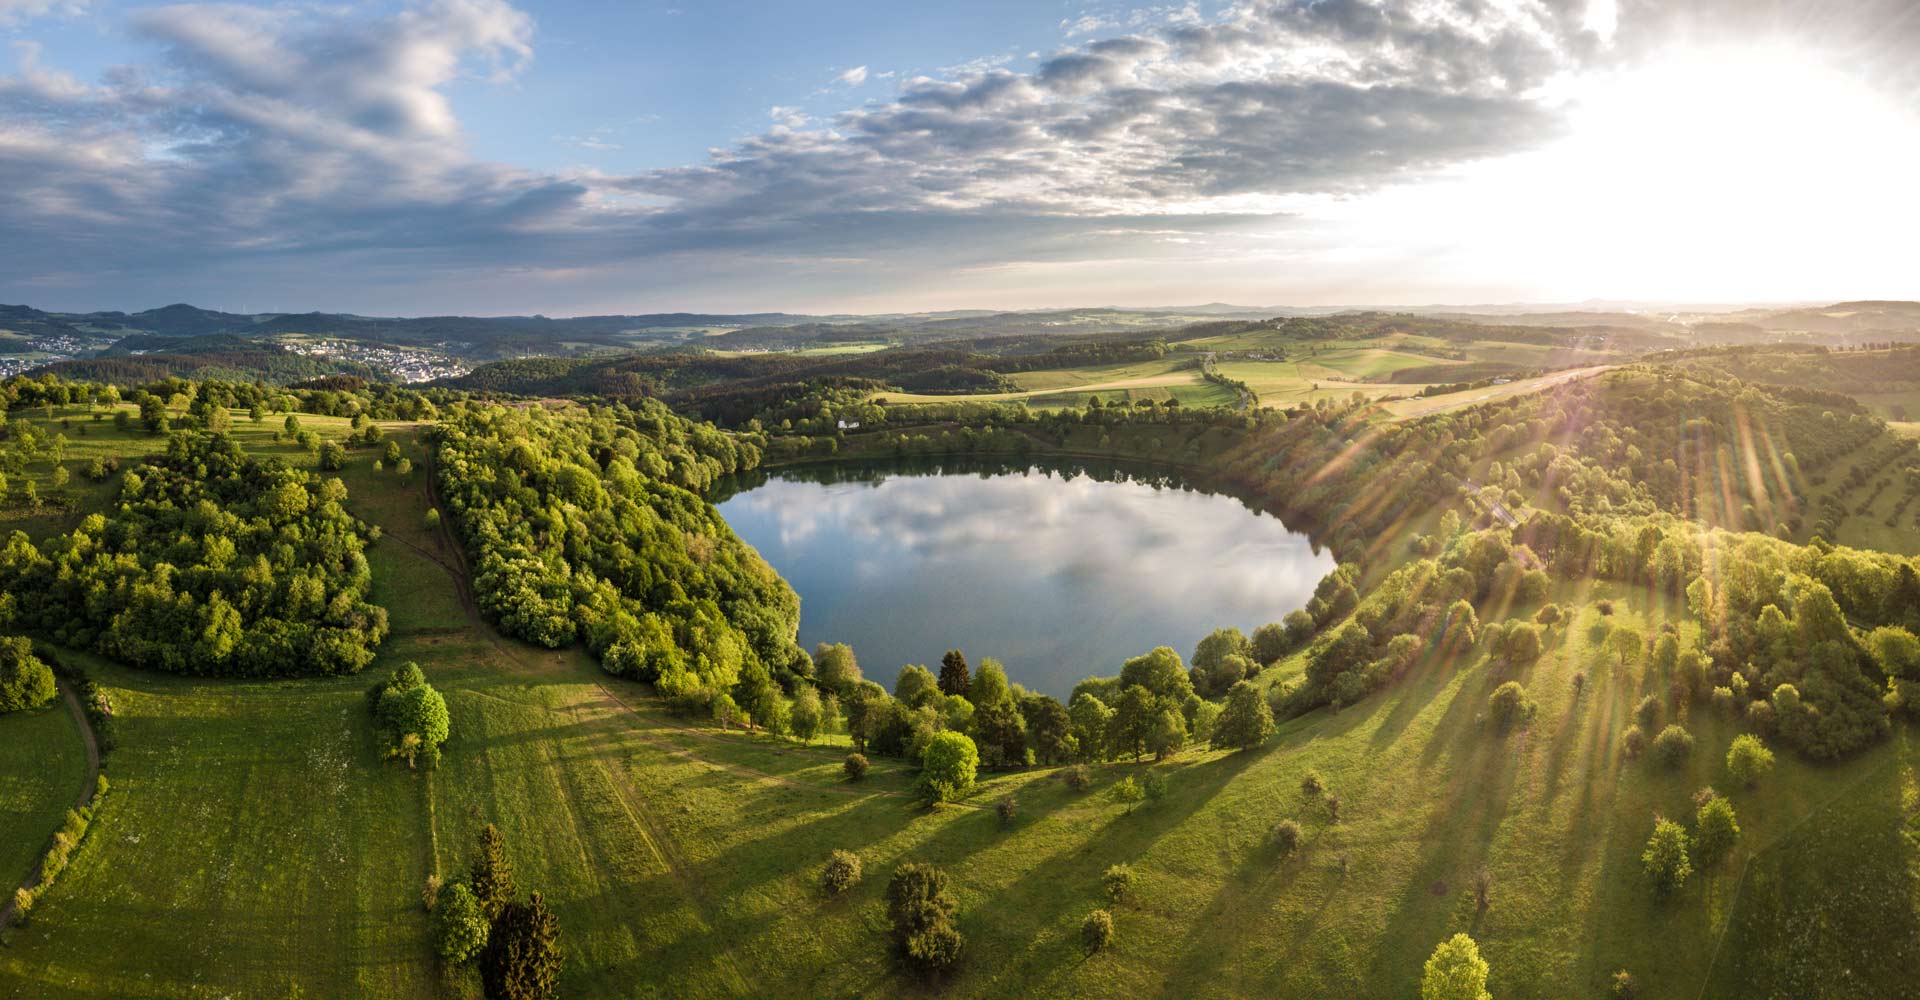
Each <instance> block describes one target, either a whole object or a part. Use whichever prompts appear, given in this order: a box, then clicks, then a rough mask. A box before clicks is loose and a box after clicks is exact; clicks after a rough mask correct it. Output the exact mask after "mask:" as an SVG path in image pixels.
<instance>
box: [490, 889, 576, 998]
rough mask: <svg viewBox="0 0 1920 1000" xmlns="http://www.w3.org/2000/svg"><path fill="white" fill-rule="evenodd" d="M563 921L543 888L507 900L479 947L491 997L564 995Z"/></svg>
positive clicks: (547, 996)
mask: <svg viewBox="0 0 1920 1000" xmlns="http://www.w3.org/2000/svg"><path fill="white" fill-rule="evenodd" d="M559 979H560V921H559V920H558V919H557V918H555V917H554V915H553V911H552V910H551V909H549V908H548V907H547V901H546V900H545V899H543V898H541V896H540V894H539V893H537V892H536V893H534V894H533V897H532V898H531V899H529V900H528V901H527V902H525V903H508V904H507V905H506V908H505V909H502V910H501V911H500V916H499V917H497V918H495V920H494V921H493V929H492V930H491V931H489V932H488V933H487V947H486V950H485V951H482V952H481V953H480V983H481V986H482V988H484V989H485V991H486V995H487V998H488V1000H553V998H554V997H556V996H559Z"/></svg>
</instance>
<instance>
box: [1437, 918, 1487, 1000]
mask: <svg viewBox="0 0 1920 1000" xmlns="http://www.w3.org/2000/svg"><path fill="white" fill-rule="evenodd" d="M1420 1000H1492V994H1490V993H1488V992H1487V963H1486V960H1485V959H1483V958H1481V957H1480V946H1479V945H1476V944H1474V943H1473V938H1470V937H1468V936H1467V935H1465V934H1455V935H1454V936H1453V937H1451V938H1448V939H1447V940H1445V941H1442V942H1440V944H1439V946H1438V947H1436V948H1434V949H1433V955H1432V956H1430V957H1429V958H1428V959H1427V965H1426V968H1425V969H1424V970H1423V971H1422V972H1421V975H1420Z"/></svg>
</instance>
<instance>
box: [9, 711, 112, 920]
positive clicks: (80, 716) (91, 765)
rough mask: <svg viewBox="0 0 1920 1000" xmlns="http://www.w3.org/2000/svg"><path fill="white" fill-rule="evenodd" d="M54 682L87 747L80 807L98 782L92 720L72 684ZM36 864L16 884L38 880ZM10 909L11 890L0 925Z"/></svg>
mask: <svg viewBox="0 0 1920 1000" xmlns="http://www.w3.org/2000/svg"><path fill="white" fill-rule="evenodd" d="M57 683H58V684H59V685H60V697H61V700H63V701H65V702H66V703H67V711H68V712H71V713H73V721H74V724H75V725H77V726H79V727H80V742H81V743H83V744H85V745H86V748H87V778H86V781H85V783H83V784H82V785H81V786H80V794H79V795H77V796H75V797H74V800H73V807H74V808H75V809H81V808H84V807H85V806H86V804H87V803H88V802H91V801H93V792H94V789H96V788H98V787H99V785H100V740H99V739H98V738H97V737H95V736H94V734H93V724H92V723H90V722H88V721H87V713H86V710H85V709H83V708H81V707H80V698H79V696H78V695H75V694H74V693H73V686H72V685H70V684H68V683H67V682H66V681H65V680H60V681H58V682H57ZM40 867H41V866H40V865H37V864H36V865H34V866H33V871H32V872H31V873H29V874H28V875H27V878H26V881H24V882H21V883H20V888H22V889H31V888H32V887H33V886H34V885H35V884H36V883H38V882H39V881H40ZM13 910H14V906H13V893H8V894H7V898H6V899H5V900H4V901H0V928H3V927H6V926H7V925H8V924H10V923H12V922H13Z"/></svg>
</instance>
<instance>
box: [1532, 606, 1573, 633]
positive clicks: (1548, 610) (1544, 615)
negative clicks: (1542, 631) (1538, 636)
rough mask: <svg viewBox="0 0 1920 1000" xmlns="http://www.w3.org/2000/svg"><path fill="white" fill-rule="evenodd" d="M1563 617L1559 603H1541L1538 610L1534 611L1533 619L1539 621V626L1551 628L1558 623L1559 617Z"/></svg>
mask: <svg viewBox="0 0 1920 1000" xmlns="http://www.w3.org/2000/svg"><path fill="white" fill-rule="evenodd" d="M1563 617H1565V615H1564V614H1563V613H1562V612H1561V610H1560V605H1558V604H1546V605H1542V606H1541V608H1540V610H1539V611H1536V612H1534V615H1533V620H1534V621H1536V622H1539V623H1540V627H1542V628H1547V629H1551V628H1553V627H1554V626H1555V625H1558V624H1560V619H1561V618H1563Z"/></svg>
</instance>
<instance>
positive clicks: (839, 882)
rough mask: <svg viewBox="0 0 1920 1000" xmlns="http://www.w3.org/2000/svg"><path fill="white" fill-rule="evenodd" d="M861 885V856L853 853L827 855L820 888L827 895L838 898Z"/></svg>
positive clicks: (821, 874) (837, 852) (844, 852)
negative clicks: (825, 891)
mask: <svg viewBox="0 0 1920 1000" xmlns="http://www.w3.org/2000/svg"><path fill="white" fill-rule="evenodd" d="M859 884H860V855H858V854H855V853H853V852H852V851H834V852H833V853H832V854H829V855H827V863H826V866H825V867H823V868H822V869H821V870H820V886H821V888H823V889H825V890H827V895H829V896H838V895H840V894H841V893H843V892H846V891H847V890H848V889H851V888H853V887H854V886H856V885H859Z"/></svg>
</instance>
